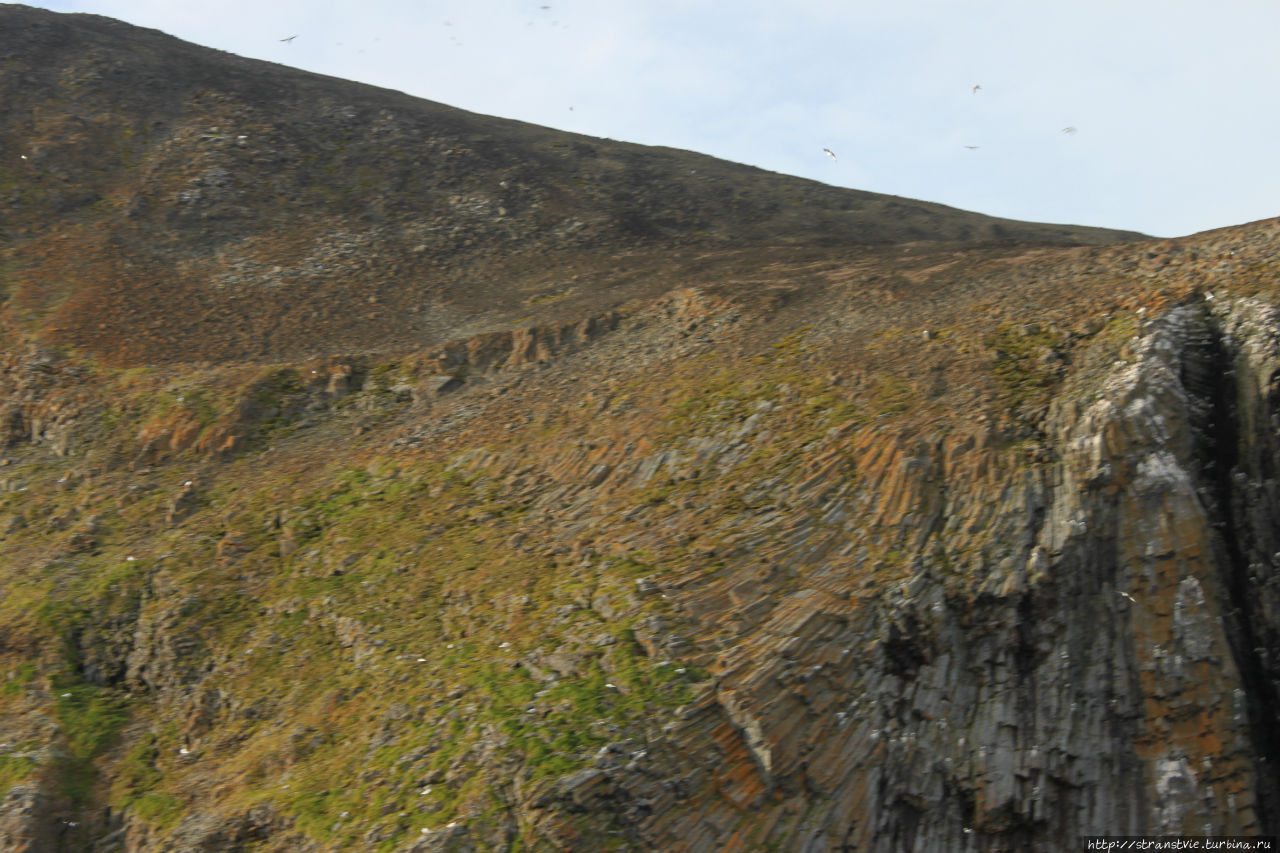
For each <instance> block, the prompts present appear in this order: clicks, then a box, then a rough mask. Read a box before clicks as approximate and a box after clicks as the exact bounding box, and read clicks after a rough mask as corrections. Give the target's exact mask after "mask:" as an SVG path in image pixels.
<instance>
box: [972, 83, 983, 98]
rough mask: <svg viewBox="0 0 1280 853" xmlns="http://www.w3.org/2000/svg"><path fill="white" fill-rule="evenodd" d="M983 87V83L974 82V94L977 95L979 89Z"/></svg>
mask: <svg viewBox="0 0 1280 853" xmlns="http://www.w3.org/2000/svg"><path fill="white" fill-rule="evenodd" d="M981 88H982V86H981V84H979V83H974V84H973V94H975V95H976V94H978V90H979V89H981Z"/></svg>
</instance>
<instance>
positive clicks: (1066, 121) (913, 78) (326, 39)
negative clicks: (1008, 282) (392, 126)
mask: <svg viewBox="0 0 1280 853" xmlns="http://www.w3.org/2000/svg"><path fill="white" fill-rule="evenodd" d="M30 5H36V6H41V7H43V8H47V9H52V10H55V11H60V12H92V13H95V14H100V15H107V16H110V17H113V18H119V19H121V20H124V21H128V22H129V23H133V24H137V25H140V26H147V27H154V28H156V29H160V30H163V31H164V32H167V33H170V34H172V35H175V36H178V37H179V38H182V39H186V40H188V41H192V42H196V43H198V44H203V45H207V46H210V47H215V48H219V49H221V50H226V51H230V52H232V53H237V54H240V55H242V56H251V57H255V58H259V59H266V60H271V61H274V62H281V63H284V64H287V65H293V66H296V67H299V68H305V69H307V70H311V71H317V72H321V73H324V74H330V75H333V76H336V77H344V78H348V79H352V80H360V81H363V82H367V83H373V84H375V85H379V86H386V87H389V88H393V89H399V90H401V91H404V92H408V93H410V94H413V95H417V96H420V97H423V98H428V99H431V100H434V101H440V102H443V103H446V104H451V105H453V106H457V107H462V108H464V109H468V110H471V111H474V112H479V113H486V114H490V115H497V116H505V117H508V118H516V119H521V120H523V121H528V122H533V123H536V124H541V125H546V126H549V127H555V128H561V129H564V130H571V131H575V132H579V133H585V134H590V135H593V136H602V137H610V138H613V139H621V140H627V141H631V142H641V143H646V144H654V145H668V146H673V147H677V148H688V149H691V150H694V151H700V152H703V153H706V154H711V155H714V156H717V157H723V158H725V159H729V160H734V161H737V162H741V163H749V164H751V165H754V166H760V167H762V168H765V169H770V170H773V171H778V172H785V173H788V174H793V175H801V176H803V177H806V178H813V179H815V180H819V181H824V182H826V183H831V184H836V185H839V186H847V187H855V188H857V189H864V190H871V191H874V192H882V193H892V194H894V195H900V196H907V197H910V198H918V199H925V200H928V201H937V202H942V203H943V204H949V205H952V206H955V207H960V208H964V209H967V210H975V211H979V212H982V213H988V214H992V215H996V216H1005V217H1011V218H1015V219H1025V220H1034V221H1042V222H1064V223H1076V224H1082V225H1098V226H1108V227H1114V228H1128V229H1133V230H1137V231H1144V232H1146V233H1149V234H1154V235H1157V236H1178V235H1182V234H1188V233H1192V232H1195V231H1201V230H1206V229H1209V228H1217V227H1221V226H1226V225H1236V224H1240V223H1242V222H1248V221H1251V220H1255V219H1262V218H1267V217H1273V216H1280V168H1277V157H1276V154H1275V151H1276V150H1277V148H1278V147H1280V145H1278V142H1280V109H1277V106H1278V103H1280V49H1277V43H1280V0H1218V2H1214V3H1209V2H1204V0H1164V2H1155V0H1075V2H1070V3H1066V2H1057V3H1037V2H1028V0H971V2H966V3H960V2H944V0H898V2H889V0H880V2H877V3H870V2H863V0H844V1H843V2H839V1H838V0H777V2H765V0H735V2H732V3H730V2H723V0H716V1H715V2H712V0H418V2H405V0H362V2H358V3H356V2H315V0H217V2H207V3H200V2H191V0H48V2H34V3H31V4H30ZM544 7H545V8H544ZM291 35H296V36H297V38H295V39H294V40H293V41H292V42H290V43H284V42H281V41H280V39H282V38H284V37H286V36H291ZM975 85H979V86H981V89H979V90H978V91H977V92H974V91H973V86H975ZM1067 127H1073V128H1075V132H1074V133H1064V132H1063V129H1064V128H1067ZM966 146H978V147H977V148H975V149H970V148H967V147H966ZM824 147H826V148H830V149H832V150H833V151H835V152H836V154H837V156H838V158H839V159H838V160H832V159H831V158H829V157H827V156H826V155H824V154H823V153H822V149H823V148H824Z"/></svg>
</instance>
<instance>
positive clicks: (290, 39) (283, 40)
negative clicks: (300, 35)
mask: <svg viewBox="0 0 1280 853" xmlns="http://www.w3.org/2000/svg"><path fill="white" fill-rule="evenodd" d="M296 38H297V36H296V35H293V36H289V37H288V38H287V39H280V41H282V42H284V43H285V44H289V43H290V42H292V41H293V40H294V39H296Z"/></svg>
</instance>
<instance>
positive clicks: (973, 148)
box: [965, 145, 980, 151]
mask: <svg viewBox="0 0 1280 853" xmlns="http://www.w3.org/2000/svg"><path fill="white" fill-rule="evenodd" d="M979 147H980V146H978V145H966V146H965V148H968V149H969V150H970V151H977V150H978V148H979Z"/></svg>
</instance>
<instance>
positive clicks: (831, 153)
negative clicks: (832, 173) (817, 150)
mask: <svg viewBox="0 0 1280 853" xmlns="http://www.w3.org/2000/svg"><path fill="white" fill-rule="evenodd" d="M822 153H823V154H826V155H827V156H828V157H830V158H831V159H832V160H836V152H834V151H832V150H831V149H830V148H823V149H822ZM836 162H837V163H838V162H840V161H839V160H836Z"/></svg>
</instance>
